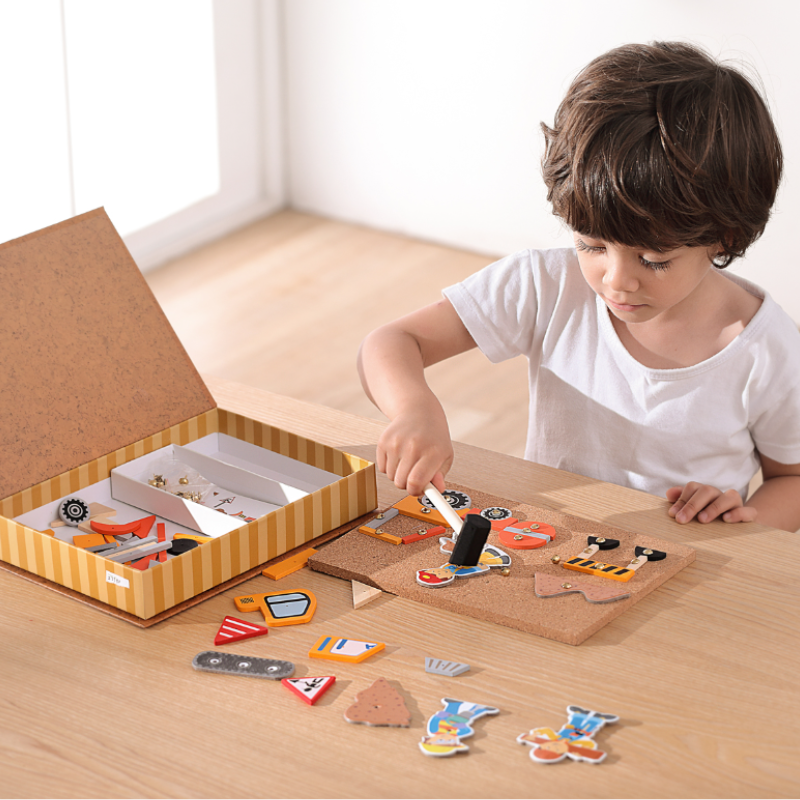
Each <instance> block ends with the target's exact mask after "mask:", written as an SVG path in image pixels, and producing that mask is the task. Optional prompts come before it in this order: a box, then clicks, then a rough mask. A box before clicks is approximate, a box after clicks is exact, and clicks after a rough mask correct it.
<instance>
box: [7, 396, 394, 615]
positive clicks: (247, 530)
mask: <svg viewBox="0 0 800 800" xmlns="http://www.w3.org/2000/svg"><path fill="white" fill-rule="evenodd" d="M216 432H219V433H227V434H228V435H230V436H234V437H235V438H237V439H241V440H244V441H246V442H249V443H251V444H255V445H259V446H260V447H265V448H266V449H268V450H272V451H274V452H277V453H280V454H281V455H285V456H290V457H291V458H294V459H297V460H298V461H302V462H304V463H306V464H310V465H311V466H314V467H318V468H320V469H324V470H326V471H327V472H332V473H334V474H335V475H339V476H340V480H339V481H338V482H337V483H335V484H333V485H332V486H326V487H324V488H322V489H320V490H318V491H316V492H313V493H312V494H310V495H308V496H307V497H304V498H302V499H300V500H297V501H295V502H293V503H290V504H289V505H287V506H285V507H284V508H280V509H277V510H276V511H273V512H271V513H270V514H267V515H266V516H264V517H261V518H260V519H257V520H256V521H255V522H251V523H250V524H248V525H244V526H242V527H241V528H237V529H236V530H235V531H232V532H231V533H228V534H226V535H225V536H221V537H219V538H217V539H214V540H212V541H210V542H207V543H206V544H203V545H201V546H200V547H197V548H195V549H194V550H190V551H189V552H188V553H185V554H183V555H181V556H178V557H176V558H171V559H169V561H167V562H166V563H164V564H158V565H157V566H151V567H150V569H148V570H145V571H143V572H142V571H140V570H137V569H133V568H131V567H125V566H123V565H122V564H115V563H113V562H111V561H108V560H107V559H105V558H101V557H99V556H96V555H94V554H93V553H87V552H86V551H84V550H81V549H80V548H78V547H75V546H73V545H71V544H68V543H67V542H64V541H61V540H60V539H56V538H54V537H52V536H48V535H46V534H43V533H40V532H39V531H34V530H33V529H31V528H27V527H25V526H24V525H20V524H19V523H16V522H14V521H13V517H17V516H19V515H20V514H24V513H25V512H27V511H31V510H33V509H34V508H39V507H40V506H42V505H45V504H46V503H49V502H51V501H53V500H56V499H58V498H59V497H63V496H64V495H67V494H72V493H77V492H79V491H80V490H81V489H84V488H85V487H87V486H89V485H91V484H93V483H96V482H97V481H101V480H105V479H106V478H108V477H109V475H110V474H111V470H112V469H113V468H114V467H117V466H119V465H121V464H125V463H127V462H128V461H131V460H132V459H134V458H138V457H139V456H142V455H145V454H146V453H150V452H152V451H153V450H157V449H158V448H160V447H164V446H166V445H168V444H187V443H189V442H192V441H195V440H196V439H199V438H201V437H203V436H206V435H207V434H209V433H216ZM377 503H378V497H377V489H376V485H375V466H374V465H373V464H372V463H371V462H370V461H366V460H364V459H362V458H358V457H357V456H353V455H350V454H348V453H343V452H340V451H339V450H335V449H333V448H332V447H327V446H325V445H321V444H319V443H317V442H314V441H312V440H310V439H305V438H303V437H301V436H296V435H295V434H293V433H287V432H286V431H283V430H280V429H279V428H274V427H272V426H270V425H265V424H263V423H261V422H255V421H254V420H251V419H248V418H247V417H243V416H240V415H238V414H233V413H232V412H230V411H224V410H222V409H216V408H215V409H212V410H211V411H208V412H206V413H205V414H202V415H200V416H198V417H193V418H192V419H190V420H187V421H186V422H182V423H181V424H180V425H176V426H174V427H172V428H169V429H168V430H165V431H162V432H161V433H158V434H156V435H155V436H149V437H148V438H146V439H143V440H142V441H140V442H136V443H135V444H132V445H129V446H128V447H123V448H122V449H120V450H117V451H115V452H113V453H109V454H108V455H106V456H103V457H102V458H98V459H95V460H94V461H92V462H91V463H89V464H86V465H85V466H82V467H78V468H77V469H73V470H70V471H69V472H66V473H64V474H63V475H58V476H57V477H55V478H51V479H50V480H47V481H43V482H42V483H40V484H37V485H36V486H32V487H31V488H29V489H25V490H23V491H21V492H18V493H17V494H15V495H12V496H11V497H8V498H6V499H5V500H0V559H2V560H3V561H5V562H7V563H9V564H13V565H14V566H17V567H20V568H22V569H24V570H27V571H28V572H32V573H34V574H36V575H40V576H41V577H43V578H47V579H48V580H51V581H53V582H55V583H58V584H61V585H62V586H66V587H68V588H70V589H74V590H75V591H77V592H80V593H82V594H86V595H89V597H93V598H94V599H96V600H100V601H101V602H103V603H108V604H109V605H111V606H113V607H115V608H119V609H121V610H122V611H127V612H128V613H130V614H133V615H135V616H137V617H140V618H141V619H150V618H151V617H153V616H155V615H156V614H160V613H161V612H162V611H166V610H167V609H168V608H172V607H173V606H175V605H177V604H179V603H181V602H183V601H184V600H188V599H189V598H190V597H194V595H196V594H199V593H200V592H204V591H206V590H207V589H211V588H212V587H214V586H216V585H218V584H220V583H223V582H224V581H227V580H229V579H230V578H232V577H234V576H235V575H239V574H241V573H242V572H246V571H247V570H248V569H251V568H253V567H256V566H258V565H259V564H263V563H264V562H265V561H269V560H270V559H272V558H275V557H276V556H279V555H282V554H283V553H285V552H286V551H287V550H291V549H293V548H295V547H298V546H299V545H302V544H304V543H306V542H309V541H311V540H312V539H314V538H315V537H317V536H319V535H321V534H323V533H326V532H327V531H330V530H332V529H334V528H337V527H339V526H340V525H344V524H345V523H346V522H349V521H350V520H353V519H355V518H356V517H359V516H361V515H362V514H366V513H367V511H370V510H372V509H373V508H375V507H376V506H377ZM106 572H111V573H114V574H115V575H117V576H119V577H120V578H122V579H124V580H127V581H128V583H129V584H130V585H129V588H123V587H121V586H115V585H114V584H113V583H110V582H108V581H107V579H106Z"/></svg>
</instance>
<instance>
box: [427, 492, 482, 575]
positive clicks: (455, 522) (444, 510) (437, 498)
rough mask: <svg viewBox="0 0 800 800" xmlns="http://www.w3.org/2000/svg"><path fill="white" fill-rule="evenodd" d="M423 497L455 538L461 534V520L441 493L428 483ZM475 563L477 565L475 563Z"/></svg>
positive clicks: (462, 523)
mask: <svg viewBox="0 0 800 800" xmlns="http://www.w3.org/2000/svg"><path fill="white" fill-rule="evenodd" d="M425 497H427V498H428V500H430V501H431V503H433V506H434V508H435V509H436V510H437V511H438V512H439V513H440V514H441V515H442V516H443V517H444V518H445V520H446V521H447V524H448V525H449V526H450V527H451V528H452V529H453V533H455V534H456V536H457V535H458V534H459V533H461V528H462V526H463V525H464V522H463V520H462V519H461V517H459V516H458V514H456V512H455V511H454V510H453V507H452V506H451V505H450V503H449V502H448V501H447V500H445V498H444V497H443V496H442V494H441V492H440V491H439V490H438V489H437V488H436V487H435V486H434V485H433V484H432V483H429V484H428V485H427V486H426V487H425ZM475 563H477V561H476V562H475Z"/></svg>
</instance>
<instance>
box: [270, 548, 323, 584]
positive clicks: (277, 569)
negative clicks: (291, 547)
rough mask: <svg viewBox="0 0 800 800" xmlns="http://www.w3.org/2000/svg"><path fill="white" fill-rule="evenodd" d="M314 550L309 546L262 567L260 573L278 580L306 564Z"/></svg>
mask: <svg viewBox="0 0 800 800" xmlns="http://www.w3.org/2000/svg"><path fill="white" fill-rule="evenodd" d="M316 552H317V551H316V550H315V549H314V548H313V547H309V548H308V549H307V550H303V551H301V552H300V553H296V554H295V555H293V556H289V558H284V559H283V561H279V562H278V563H277V564H272V565H271V566H269V567H267V568H266V569H262V570H261V574H262V575H263V576H264V577H265V578H270V580H273V581H279V580H280V579H281V578H285V577H286V576H287V575H291V574H292V573H293V572H297V571H298V570H300V569H302V568H303V567H304V566H306V564H308V559H309V558H310V557H311V556H313V555H314V553H316Z"/></svg>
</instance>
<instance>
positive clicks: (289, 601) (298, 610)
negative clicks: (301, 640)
mask: <svg viewBox="0 0 800 800" xmlns="http://www.w3.org/2000/svg"><path fill="white" fill-rule="evenodd" d="M233 602H234V603H235V604H236V608H237V609H238V610H239V611H244V612H248V611H255V610H256V609H257V608H258V609H260V610H261V613H262V614H263V615H264V621H265V622H266V623H267V625H269V627H270V628H278V627H281V626H283V625H301V624H302V623H304V622H310V620H311V618H312V617H313V616H314V612H315V611H316V610H317V598H316V597H314V595H313V594H312V593H311V592H306V591H295V590H293V589H290V590H289V591H286V592H265V593H264V594H249V595H243V596H241V597H234V598H233Z"/></svg>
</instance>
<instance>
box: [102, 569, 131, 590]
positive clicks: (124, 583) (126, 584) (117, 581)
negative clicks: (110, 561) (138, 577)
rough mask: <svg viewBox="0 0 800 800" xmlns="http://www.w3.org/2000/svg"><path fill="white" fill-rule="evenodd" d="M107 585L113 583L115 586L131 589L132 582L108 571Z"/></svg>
mask: <svg viewBox="0 0 800 800" xmlns="http://www.w3.org/2000/svg"><path fill="white" fill-rule="evenodd" d="M106 583H113V584H114V586H121V587H122V588H123V589H130V588H131V582H130V581H129V580H128V579H127V578H123V577H121V576H120V575H115V574H114V573H113V572H109V571H108V570H106Z"/></svg>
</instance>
